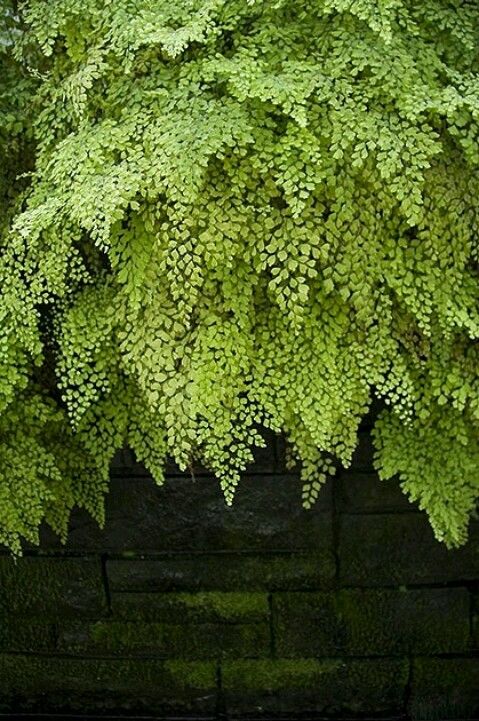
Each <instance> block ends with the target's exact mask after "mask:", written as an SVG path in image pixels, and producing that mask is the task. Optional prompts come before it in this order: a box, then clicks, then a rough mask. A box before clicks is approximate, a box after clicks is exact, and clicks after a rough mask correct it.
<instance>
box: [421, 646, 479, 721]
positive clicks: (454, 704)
mask: <svg viewBox="0 0 479 721" xmlns="http://www.w3.org/2000/svg"><path fill="white" fill-rule="evenodd" d="M409 711H410V713H411V715H412V717H413V718H414V719H418V720H421V721H422V719H424V721H429V720H431V719H438V720H439V719H478V718H479V658H447V659H429V658H421V659H417V660H415V661H414V664H413V673H412V693H411V702H410V705H409Z"/></svg>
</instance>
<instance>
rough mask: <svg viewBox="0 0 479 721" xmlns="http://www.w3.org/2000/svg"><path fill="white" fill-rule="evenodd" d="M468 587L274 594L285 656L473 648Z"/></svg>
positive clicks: (278, 642)
mask: <svg viewBox="0 0 479 721" xmlns="http://www.w3.org/2000/svg"><path fill="white" fill-rule="evenodd" d="M469 610H470V596H469V593H468V591H467V590H466V589H465V588H444V589H440V588H437V589H427V588H421V589H417V590H406V589H404V590H399V589H397V590H396V589H394V590H391V589H342V590H341V591H339V592H337V593H275V594H273V618H274V634H275V645H276V651H277V653H278V654H279V655H280V656H282V657H299V658H304V657H309V656H311V657H314V656H328V655H330V656H335V655H351V656H373V655H378V656H393V655H400V654H404V655H407V654H414V653H416V654H426V653H460V652H467V651H468V650H469V648H470V635H469V621H470V619H469Z"/></svg>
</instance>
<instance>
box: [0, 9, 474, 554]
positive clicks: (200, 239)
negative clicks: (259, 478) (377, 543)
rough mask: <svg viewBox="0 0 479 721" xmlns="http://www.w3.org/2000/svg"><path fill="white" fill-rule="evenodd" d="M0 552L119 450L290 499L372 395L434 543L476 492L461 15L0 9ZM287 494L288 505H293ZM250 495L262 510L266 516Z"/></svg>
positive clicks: (92, 488) (388, 464) (311, 480)
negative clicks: (282, 455)
mask: <svg viewBox="0 0 479 721" xmlns="http://www.w3.org/2000/svg"><path fill="white" fill-rule="evenodd" d="M2 17H3V20H2V22H3V25H4V27H3V30H2V32H1V42H0V62H1V64H2V86H1V93H0V112H1V116H0V138H1V148H0V151H1V153H2V163H1V177H0V189H1V199H0V202H1V204H2V214H1V217H0V224H1V226H0V227H1V240H0V242H1V260H0V280H1V284H0V292H1V298H0V317H1V324H0V369H1V373H0V459H1V463H0V541H1V542H2V543H6V544H7V545H9V546H10V548H12V549H13V550H14V551H16V552H18V551H19V550H20V542H21V538H22V537H23V538H26V539H28V540H29V541H33V542H36V541H37V539H38V526H39V524H40V522H41V521H42V519H44V518H46V520H47V521H48V522H49V523H50V524H52V526H53V527H54V528H55V529H56V530H57V531H58V532H59V533H60V534H61V535H62V536H63V537H64V536H65V533H66V529H67V524H68V516H69V512H70V510H71V508H72V507H73V506H74V505H80V506H84V507H86V508H87V509H88V510H89V511H90V512H91V513H92V514H94V516H95V517H96V518H98V519H99V520H100V521H101V519H102V507H103V496H104V493H105V490H106V488H107V482H108V469H109V465H110V461H111V459H112V457H113V455H114V453H115V452H116V451H117V450H118V449H119V448H121V447H122V446H124V444H128V445H129V446H130V447H131V448H132V449H133V450H134V452H135V453H136V455H137V457H138V458H139V459H140V460H141V461H142V462H144V463H145V465H146V467H147V468H149V469H150V471H151V472H152V474H153V476H154V478H155V479H156V481H157V482H158V483H161V482H162V481H163V465H164V460H165V458H166V456H167V455H171V456H173V457H174V459H175V460H176V461H177V462H178V463H179V465H180V466H181V467H183V468H185V467H186V466H187V465H188V464H190V463H191V462H192V461H195V460H196V461H199V462H201V463H202V464H204V465H205V466H206V467H207V468H209V469H210V470H211V471H212V472H213V473H214V474H215V475H216V477H217V478H218V479H219V482H220V484H221V487H222V489H223V491H224V494H225V499H226V502H227V503H231V502H232V500H233V496H234V491H235V487H236V485H237V483H238V481H239V479H240V474H241V472H242V471H243V470H244V469H245V467H246V466H247V464H248V463H250V462H251V460H252V453H253V450H254V448H255V447H256V446H261V445H262V444H263V443H264V441H263V439H262V436H261V429H262V428H269V429H272V430H273V431H278V432H279V431H282V432H284V433H285V435H286V437H287V439H288V441H289V446H290V449H291V454H292V457H293V459H296V460H297V461H299V462H300V464H301V468H302V481H303V490H302V499H303V503H304V505H305V506H306V507H310V506H311V505H312V504H313V502H314V501H315V500H316V498H317V496H318V492H319V489H320V486H321V484H322V482H323V481H324V480H325V478H326V476H327V475H328V474H330V473H333V472H334V469H335V468H336V467H337V465H338V464H340V465H341V464H342V465H343V466H347V465H348V464H349V463H350V461H351V456H352V453H353V451H354V448H355V446H356V443H357V430H358V426H359V423H360V421H361V419H362V418H363V416H364V415H365V414H366V413H367V411H368V408H369V406H370V404H371V401H372V399H373V397H379V398H382V399H383V400H384V401H385V403H386V408H387V410H386V411H384V412H382V413H381V414H380V416H379V418H378V420H377V422H376V425H375V428H374V432H373V433H374V442H375V449H376V455H375V462H376V465H377V469H378V471H379V474H380V476H381V477H382V478H384V479H386V478H391V477H393V476H398V478H399V481H400V483H401V487H402V489H403V490H404V492H405V493H406V494H408V496H409V497H410V498H411V499H412V500H415V501H418V502H419V505H420V507H421V508H422V509H424V510H425V511H426V512H427V514H428V516H429V518H430V521H431V524H432V527H433V529H434V532H435V534H436V536H437V538H438V539H440V540H444V541H445V542H446V543H447V544H448V545H449V546H455V545H459V544H461V543H463V542H464V541H465V539H466V537H467V525H468V520H469V517H470V514H471V512H473V510H474V508H475V504H476V502H477V498H478V496H479V372H478V369H479V343H478V339H479V283H478V280H479V278H478V268H479V257H478V252H479V244H478V207H479V206H478V198H479V145H478V139H479V6H478V5H477V2H476V0H447V1H446V0H421V2H416V0H175V1H174V2H171V0H49V2H45V0H27V1H26V2H23V3H20V5H19V6H16V4H14V3H9V2H7V1H6V0H3V11H2ZM300 498H301V488H299V489H298V502H300ZM271 502H272V503H274V499H271Z"/></svg>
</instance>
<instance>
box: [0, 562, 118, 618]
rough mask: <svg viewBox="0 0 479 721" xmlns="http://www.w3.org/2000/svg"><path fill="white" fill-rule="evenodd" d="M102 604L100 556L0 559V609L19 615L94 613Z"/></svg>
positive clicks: (102, 607) (103, 606)
mask: <svg viewBox="0 0 479 721" xmlns="http://www.w3.org/2000/svg"><path fill="white" fill-rule="evenodd" d="M105 607H106V597H105V589H104V584H103V579H102V573H101V561H100V558H63V557H58V558H46V557H38V558H36V557H33V558H32V557H24V558H20V559H18V560H16V561H14V560H12V559H11V558H9V557H8V556H4V557H1V558H0V610H2V611H3V612H8V613H9V614H18V615H23V616H27V615H29V616H38V617H42V616H45V615H50V616H53V617H59V616H65V615H68V616H71V615H78V614H85V615H98V614H101V613H102V612H104V610H105Z"/></svg>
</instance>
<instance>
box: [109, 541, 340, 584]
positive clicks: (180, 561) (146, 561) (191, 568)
mask: <svg viewBox="0 0 479 721" xmlns="http://www.w3.org/2000/svg"><path fill="white" fill-rule="evenodd" d="M323 540H324V548H323V550H321V548H322V547H323V543H322V542H321V539H318V546H319V549H318V550H317V551H316V552H311V553H288V552H286V553H267V554H260V553H257V554H256V553H241V554H235V553H202V554H194V555H193V554H176V555H166V554H165V555H163V556H160V557H156V558H151V557H143V556H138V557H135V558H123V559H111V560H109V561H108V562H107V566H106V567H107V575H108V580H109V586H110V589H111V591H112V593H113V592H121V591H126V592H131V591H136V592H138V591H144V592H152V591H155V592H157V591H200V590H202V591H208V590H214V591H235V590H238V589H245V590H247V591H249V592H251V591H263V590H266V591H269V590H290V589H291V590H293V589H298V590H302V589H319V588H329V587H330V586H331V585H332V583H333V580H334V577H335V572H336V566H335V560H334V555H333V553H332V548H330V547H329V543H330V542H331V543H332V538H331V539H329V541H328V542H326V540H325V539H323Z"/></svg>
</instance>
